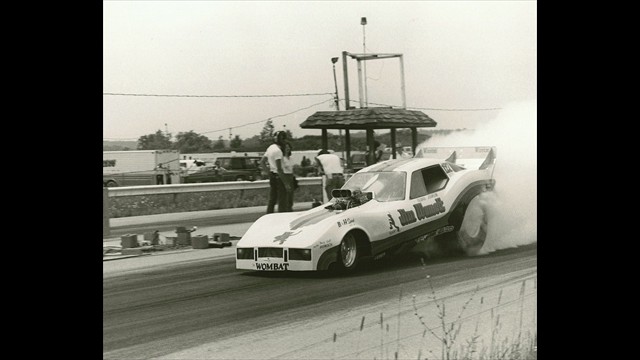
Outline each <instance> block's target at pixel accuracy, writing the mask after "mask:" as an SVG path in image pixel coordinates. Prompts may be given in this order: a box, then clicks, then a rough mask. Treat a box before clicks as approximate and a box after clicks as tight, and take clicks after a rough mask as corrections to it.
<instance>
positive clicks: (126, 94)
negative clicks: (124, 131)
mask: <svg viewBox="0 0 640 360" xmlns="http://www.w3.org/2000/svg"><path fill="white" fill-rule="evenodd" d="M332 94H333V93H309V94H274V95H180V94H130V93H129V94H128V93H102V95H110V96H148V97H186V98H265V97H291V96H319V95H332Z"/></svg>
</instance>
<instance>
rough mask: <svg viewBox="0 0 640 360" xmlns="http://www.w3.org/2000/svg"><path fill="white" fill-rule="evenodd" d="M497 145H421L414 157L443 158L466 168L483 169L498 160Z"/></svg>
mask: <svg viewBox="0 0 640 360" xmlns="http://www.w3.org/2000/svg"><path fill="white" fill-rule="evenodd" d="M496 151H497V149H496V147H495V146H463V147H421V148H417V151H416V155H415V156H414V157H417V158H419V157H422V158H430V159H443V160H445V161H447V162H450V163H452V164H456V165H458V166H462V167H463V168H465V169H479V170H483V169H486V168H488V167H492V166H493V165H495V162H496Z"/></svg>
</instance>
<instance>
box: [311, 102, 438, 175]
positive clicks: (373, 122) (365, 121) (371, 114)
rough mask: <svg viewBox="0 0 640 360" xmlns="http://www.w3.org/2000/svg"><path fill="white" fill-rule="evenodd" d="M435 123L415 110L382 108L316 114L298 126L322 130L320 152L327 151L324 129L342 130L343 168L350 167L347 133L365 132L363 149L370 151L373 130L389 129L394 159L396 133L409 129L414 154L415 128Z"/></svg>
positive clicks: (372, 159)
mask: <svg viewBox="0 0 640 360" xmlns="http://www.w3.org/2000/svg"><path fill="white" fill-rule="evenodd" d="M436 125H437V123H436V122H435V120H433V119H432V118H430V117H429V116H427V115H426V114H425V113H423V112H421V111H417V110H406V109H394V108H389V107H384V108H382V107H381V108H361V109H350V110H338V111H318V112H316V113H315V114H313V115H311V116H309V117H308V118H307V119H306V120H305V121H304V122H302V123H301V124H300V127H301V128H303V129H321V130H322V148H323V149H324V150H327V147H328V139H327V130H328V129H344V130H345V150H346V152H347V155H346V157H347V159H346V160H347V164H348V166H349V167H351V140H350V135H349V130H365V131H366V135H367V146H368V147H369V149H374V138H373V130H374V129H390V134H391V153H392V156H393V158H394V159H395V158H396V129H398V128H409V129H411V149H412V151H413V152H414V153H415V150H416V147H417V146H418V130H417V128H419V127H435V126H436ZM373 157H374V152H373V151H370V152H369V159H368V161H369V163H373V162H374V158H373Z"/></svg>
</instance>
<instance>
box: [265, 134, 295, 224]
mask: <svg viewBox="0 0 640 360" xmlns="http://www.w3.org/2000/svg"><path fill="white" fill-rule="evenodd" d="M286 140H287V134H286V133H285V132H284V131H276V132H275V134H273V144H271V145H269V147H268V148H267V150H266V151H265V153H264V155H263V156H262V159H260V165H261V168H262V176H263V177H267V176H268V177H269V201H268V203H267V214H271V213H273V212H274V211H275V205H276V203H277V204H278V212H285V211H286V210H287V208H288V206H287V201H288V200H287V191H291V188H292V184H291V183H289V182H287V180H286V179H285V176H284V170H283V166H282V164H283V160H282V159H283V157H284V154H283V152H282V149H283V148H284V146H285V142H286ZM267 164H268V167H267Z"/></svg>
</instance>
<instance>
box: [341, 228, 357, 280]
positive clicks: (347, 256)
mask: <svg viewBox="0 0 640 360" xmlns="http://www.w3.org/2000/svg"><path fill="white" fill-rule="evenodd" d="M357 245H358V244H357V242H356V238H355V236H353V234H351V233H349V234H347V235H345V237H344V238H343V239H342V242H341V243H340V249H339V250H338V261H339V262H340V265H341V267H342V269H344V270H346V271H353V270H354V269H355V267H356V265H357V263H358V246H357Z"/></svg>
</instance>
